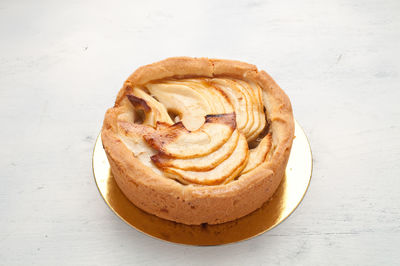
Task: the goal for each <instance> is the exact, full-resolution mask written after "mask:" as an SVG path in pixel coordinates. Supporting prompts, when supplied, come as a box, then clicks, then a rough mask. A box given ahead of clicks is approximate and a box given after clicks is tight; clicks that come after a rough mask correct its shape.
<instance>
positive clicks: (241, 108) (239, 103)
mask: <svg viewBox="0 0 400 266" xmlns="http://www.w3.org/2000/svg"><path fill="white" fill-rule="evenodd" d="M209 82H211V84H212V85H213V86H215V87H217V88H218V89H220V90H222V91H223V92H224V93H225V94H226V95H227V97H228V99H229V101H230V102H231V103H232V105H233V107H234V110H235V113H236V123H237V127H238V129H239V130H240V131H242V130H243V129H244V128H245V127H246V124H247V122H248V120H249V118H248V113H247V99H246V96H245V95H244V94H243V92H242V91H241V90H240V89H239V88H237V86H236V84H233V82H229V81H228V80H226V79H222V78H214V79H210V80H209Z"/></svg>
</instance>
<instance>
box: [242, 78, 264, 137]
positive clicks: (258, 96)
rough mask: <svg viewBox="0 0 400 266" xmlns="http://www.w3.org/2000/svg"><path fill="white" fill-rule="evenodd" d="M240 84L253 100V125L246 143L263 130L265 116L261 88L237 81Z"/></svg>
mask: <svg viewBox="0 0 400 266" xmlns="http://www.w3.org/2000/svg"><path fill="white" fill-rule="evenodd" d="M238 82H240V83H242V84H243V85H244V86H245V87H247V89H248V90H249V92H250V93H251V95H252V100H253V114H254V124H253V127H252V128H251V130H250V132H249V135H248V137H247V141H248V142H251V141H253V140H254V139H256V138H257V136H258V135H260V133H261V131H262V130H263V129H264V127H265V124H266V119H265V114H264V105H263V102H262V89H261V87H260V86H259V85H258V84H257V83H255V82H253V81H249V82H245V81H238Z"/></svg>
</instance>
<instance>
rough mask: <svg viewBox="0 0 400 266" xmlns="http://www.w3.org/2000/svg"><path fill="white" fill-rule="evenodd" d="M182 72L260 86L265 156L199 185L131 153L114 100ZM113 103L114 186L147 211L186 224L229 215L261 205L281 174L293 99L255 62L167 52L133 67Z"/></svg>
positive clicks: (107, 131) (107, 122)
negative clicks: (226, 179)
mask: <svg viewBox="0 0 400 266" xmlns="http://www.w3.org/2000/svg"><path fill="white" fill-rule="evenodd" d="M184 76H198V77H216V76H232V77H236V78H241V79H247V80H252V81H255V82H256V83H257V84H259V85H260V86H261V88H262V90H263V101H264V106H265V108H266V114H267V119H268V122H269V131H270V132H271V133H272V149H271V152H270V153H269V156H270V157H269V159H268V160H267V161H266V162H264V163H262V164H260V165H259V166H258V167H256V168H255V169H253V170H252V171H250V172H248V173H246V174H243V175H241V176H240V178H239V179H238V180H235V181H232V182H230V183H227V184H224V185H215V186H198V185H192V184H190V185H183V184H180V183H178V182H176V181H174V180H172V179H169V178H167V177H164V176H161V175H159V174H157V173H155V172H154V171H153V170H152V169H151V168H149V167H147V166H145V165H144V164H143V163H142V162H141V161H140V160H139V159H138V158H136V157H135V156H134V155H133V154H132V152H131V151H130V150H129V149H128V148H127V147H126V146H125V145H124V144H123V143H122V141H121V140H120V139H119V138H118V136H117V133H118V127H117V116H118V105H119V104H120V103H121V102H122V101H123V99H124V98H125V96H126V94H128V93H129V92H130V87H133V86H136V85H142V84H145V83H147V82H149V81H152V80H156V79H162V78H168V77H184ZM115 106H116V107H114V108H111V109H109V110H108V111H107V113H106V115H105V119H104V124H103V129H102V140H103V146H104V149H105V151H106V154H107V157H108V160H109V162H110V165H111V170H112V172H113V174H114V177H115V180H116V182H117V184H118V186H119V187H120V188H121V190H122V191H123V193H124V194H125V195H126V196H127V197H128V199H129V200H130V201H131V202H133V203H134V204H135V205H137V206H138V207H139V208H141V209H143V210H145V211H147V212H149V213H152V214H154V215H157V216H159V217H161V218H165V219H168V220H173V221H176V222H180V223H185V224H201V223H209V224H216V223H223V222H227V221H231V220H234V219H237V218H240V217H242V216H244V215H247V214H249V213H250V212H252V211H254V210H256V209H258V208H259V207H261V205H262V204H263V203H264V202H265V201H267V200H268V199H269V198H270V197H271V196H272V194H273V193H274V192H275V190H276V188H277V187H278V185H279V183H280V182H281V180H282V178H283V175H284V173H285V168H286V164H287V160H288V158H289V153H290V149H291V145H292V140H293V134H294V122H293V115H292V108H291V104H290V101H289V98H288V97H287V95H286V94H285V93H284V92H283V91H282V89H281V88H280V87H279V86H278V85H277V84H276V83H275V81H274V80H273V79H272V78H271V77H270V76H269V75H268V74H267V73H266V72H264V71H257V68H256V67H255V66H253V65H249V64H246V63H242V62H238V61H231V60H221V59H207V58H189V57H178V58H169V59H166V60H163V61H161V62H157V63H154V64H151V65H147V66H144V67H141V68H139V69H138V70H137V71H135V72H134V73H133V74H132V75H131V76H130V77H129V78H128V80H127V81H126V82H125V84H124V86H123V88H122V89H121V90H120V92H119V94H118V97H117V100H116V104H115Z"/></svg>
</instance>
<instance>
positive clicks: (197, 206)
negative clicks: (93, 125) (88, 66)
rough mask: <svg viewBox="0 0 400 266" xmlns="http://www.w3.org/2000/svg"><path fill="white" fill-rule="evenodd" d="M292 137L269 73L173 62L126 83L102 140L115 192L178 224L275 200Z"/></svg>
mask: <svg viewBox="0 0 400 266" xmlns="http://www.w3.org/2000/svg"><path fill="white" fill-rule="evenodd" d="M293 134H294V122H293V115H292V108H291V104H290V101H289V98H288V97H287V96H286V94H285V93H284V92H283V91H282V89H281V88H280V87H279V86H278V85H277V84H276V83H275V81H274V80H273V79H272V78H271V77H270V76H269V75H268V74H267V73H266V72H264V71H258V70H257V68H256V67H255V66H253V65H250V64H246V63H243V62H239V61H232V60H221V59H208V58H189V57H176V58H168V59H166V60H163V61H160V62H157V63H153V64H150V65H147V66H143V67H141V68H139V69H138V70H136V71H135V72H134V73H133V74H132V75H131V76H130V77H129V78H128V79H127V80H126V82H125V83H124V85H123V87H122V89H121V90H120V91H119V93H118V96H117V99H116V102H115V105H114V107H113V108H110V109H109V110H108V111H107V113H106V115H105V119H104V124H103V128H102V133H101V137H102V141H103V147H104V149H105V151H106V154H107V157H108V160H109V163H110V167H111V171H112V173H113V176H114V178H115V180H116V182H117V184H118V186H119V187H120V189H121V191H122V192H123V193H124V194H125V195H126V197H127V198H128V199H129V200H130V201H131V202H132V203H134V204H135V205H136V206H137V207H139V208H141V209H143V210H144V211H146V212H149V213H151V214H154V215H156V216H159V217H161V218H164V219H168V220H171V221H176V222H179V223H184V224H202V223H208V224H218V223H223V222H228V221H232V220H235V219H238V218H240V217H243V216H245V215H247V214H249V213H251V212H252V211H254V210H256V209H258V208H259V207H261V206H262V204H263V203H264V202H266V201H267V200H268V199H269V198H270V197H271V196H272V195H273V193H274V191H275V190H276V188H277V187H278V185H279V184H280V182H281V180H282V178H283V176H284V174H285V168H286V164H287V161H288V158H289V154H290V149H291V145H292V141H293Z"/></svg>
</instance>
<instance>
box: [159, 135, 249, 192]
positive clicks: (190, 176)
mask: <svg viewBox="0 0 400 266" xmlns="http://www.w3.org/2000/svg"><path fill="white" fill-rule="evenodd" d="M248 157H249V149H248V146H247V141H246V138H245V137H244V136H243V135H242V134H239V140H238V143H237V145H236V147H235V149H234V151H233V152H232V154H231V155H230V156H229V157H228V158H227V159H226V160H224V161H222V162H221V163H220V164H219V165H217V166H216V167H215V168H213V169H211V170H209V171H187V170H182V169H178V168H173V167H166V168H163V171H164V172H165V173H166V175H167V176H169V177H171V178H174V179H176V180H178V181H180V182H181V183H184V184H190V183H193V184H200V185H218V184H222V183H227V182H229V181H231V180H232V179H234V178H235V177H237V175H238V174H239V173H240V172H241V171H242V170H243V168H244V167H245V166H246V164H247V160H248Z"/></svg>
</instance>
